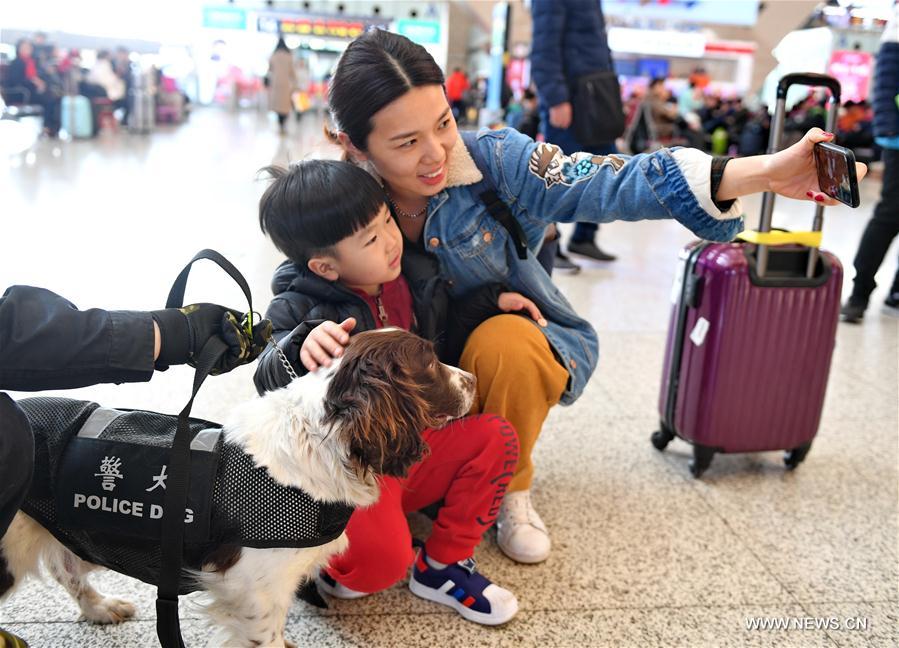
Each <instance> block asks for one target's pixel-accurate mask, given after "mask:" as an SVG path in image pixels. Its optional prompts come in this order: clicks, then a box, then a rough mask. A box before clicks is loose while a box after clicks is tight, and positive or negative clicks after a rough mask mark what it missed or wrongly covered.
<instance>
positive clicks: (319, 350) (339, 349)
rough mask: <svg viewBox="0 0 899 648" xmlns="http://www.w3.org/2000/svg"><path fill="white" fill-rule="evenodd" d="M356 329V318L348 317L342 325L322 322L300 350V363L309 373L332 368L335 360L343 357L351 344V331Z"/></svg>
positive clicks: (313, 330)
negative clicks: (322, 368) (321, 368)
mask: <svg viewBox="0 0 899 648" xmlns="http://www.w3.org/2000/svg"><path fill="white" fill-rule="evenodd" d="M354 328H356V318H354V317H347V318H346V319H345V320H343V321H342V322H341V323H340V324H338V323H337V322H322V323H321V324H319V325H318V326H316V327H315V328H314V329H312V332H311V333H310V334H309V335H308V336H307V337H306V340H305V341H304V342H303V346H302V347H301V348H300V362H302V363H303V366H304V367H306V369H308V370H309V371H315V370H316V369H318V368H319V367H330V366H331V362H332V361H333V360H334V359H335V358H339V357H340V356H341V355H343V349H344V347H346V345H347V344H349V342H350V331H352V330H353V329H354Z"/></svg>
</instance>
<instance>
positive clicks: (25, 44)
mask: <svg viewBox="0 0 899 648" xmlns="http://www.w3.org/2000/svg"><path fill="white" fill-rule="evenodd" d="M4 90H6V91H7V92H8V93H9V95H11V96H9V98H8V99H7V101H8V102H9V103H23V104H36V105H39V106H40V107H41V108H42V109H43V111H44V132H45V133H46V134H47V135H49V136H51V137H56V135H57V134H58V133H59V126H60V108H61V105H60V96H59V94H57V93H56V92H54V91H53V90H52V89H51V88H50V86H49V84H48V83H47V80H46V79H44V78H42V77H41V75H40V66H39V65H38V61H37V59H35V58H34V56H33V48H32V45H31V41H29V40H28V39H24V38H23V39H22V40H20V41H19V42H18V43H17V44H16V58H15V59H13V61H12V62H11V63H10V64H9V70H7V73H6V81H5V87H4Z"/></svg>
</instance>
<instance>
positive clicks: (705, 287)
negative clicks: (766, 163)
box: [652, 74, 843, 477]
mask: <svg viewBox="0 0 899 648" xmlns="http://www.w3.org/2000/svg"><path fill="white" fill-rule="evenodd" d="M795 84H802V85H813V86H826V87H828V88H829V89H830V93H831V99H830V106H829V110H828V115H827V126H828V129H829V130H831V131H832V129H833V125H834V122H835V120H836V111H837V108H838V107H839V101H840V86H839V83H838V82H837V81H836V80H835V79H833V78H831V77H827V76H824V75H816V74H791V75H787V76H786V77H784V78H783V79H781V81H780V83H779V84H778V89H777V97H778V100H777V105H776V109H775V114H774V119H773V121H772V126H771V139H770V143H769V148H768V152H769V153H772V152H774V151H776V150H777V149H778V146H779V145H780V141H781V139H782V133H783V122H784V114H785V100H786V92H787V89H788V88H789V87H790V86H791V85H795ZM773 209H774V194H770V193H768V194H765V196H764V200H763V202H762V220H761V227H760V233H759V232H757V233H752V234H753V235H754V236H753V235H750V236H747V238H750V239H754V240H756V241H757V242H755V243H749V242H739V243H709V242H697V243H694V244H691V245H690V246H687V248H685V249H684V250H683V251H682V252H681V256H680V259H681V264H680V266H679V268H678V271H677V274H676V277H675V285H674V288H673V289H672V301H673V302H674V308H673V309H672V315H671V320H670V323H669V329H668V341H667V347H666V352H665V364H664V370H663V375H662V387H661V393H660V396H659V414H660V419H661V428H660V430H658V431H657V432H655V433H653V435H652V443H653V445H654V446H655V447H656V448H657V449H659V450H664V449H665V447H666V446H667V445H668V443H669V442H670V441H671V440H672V439H674V437H675V436H678V437H680V438H682V439H684V440H685V441H689V442H690V443H692V444H693V460H692V461H691V462H690V472H691V473H692V474H693V476H694V477H699V476H700V475H702V473H703V472H704V471H705V470H706V468H708V466H709V464H710V463H711V461H712V458H713V457H714V455H715V453H718V452H723V453H731V452H759V451H765V450H786V451H787V452H786V455H785V458H784V461H785V463H786V465H787V466H788V467H789V468H795V467H796V466H797V465H798V464H799V463H800V462H801V461H802V460H803V459H804V458H805V456H806V454H807V453H808V451H809V448H810V447H811V444H812V440H813V439H814V437H815V434H816V433H817V430H818V425H819V423H820V420H821V410H822V407H823V404H824V395H825V391H826V388H827V378H828V375H829V372H830V362H831V358H832V355H833V349H834V345H835V342H836V330H837V323H838V318H839V309H840V293H841V289H842V283H843V271H842V266H841V265H840V262H839V260H838V259H837V258H836V257H835V256H833V255H832V254H830V253H828V252H819V251H818V249H817V247H815V245H814V244H812V245H808V246H807V245H802V244H798V243H796V242H790V241H791V240H798V241H806V242H809V240H810V239H812V240H813V239H815V238H816V236H815V235H814V234H812V233H809V232H805V233H802V232H797V233H796V234H795V235H791V234H789V233H787V232H771V231H770V230H771V215H772V213H773ZM823 211H824V207H823V206H822V205H816V208H815V220H814V227H813V231H814V232H820V230H821V224H822V221H823ZM772 241H777V243H773V242H772Z"/></svg>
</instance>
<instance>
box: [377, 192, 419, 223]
mask: <svg viewBox="0 0 899 648" xmlns="http://www.w3.org/2000/svg"><path fill="white" fill-rule="evenodd" d="M387 200H388V201H390V205H391V206H392V207H393V209H394V210H395V211H396V213H397V215H399V216H402V217H403V218H408V219H409V220H415V219H416V218H421V217H422V216H424V214H425V212H427V211H428V204H427V203H425V206H424V207H422V208H421V209H419V210H418V211H417V212H415V213H414V214H410V213H409V212H407V211H404V210H403V209H401V208H400V206H399V205H397V204H396V201H394V199H393V197H392V196H391V195H390V194H387Z"/></svg>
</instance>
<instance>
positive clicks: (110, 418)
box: [19, 397, 353, 594]
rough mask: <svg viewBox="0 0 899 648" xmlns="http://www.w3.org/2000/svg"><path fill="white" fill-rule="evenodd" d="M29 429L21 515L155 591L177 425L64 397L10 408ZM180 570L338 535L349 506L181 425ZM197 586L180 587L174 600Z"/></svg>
mask: <svg viewBox="0 0 899 648" xmlns="http://www.w3.org/2000/svg"><path fill="white" fill-rule="evenodd" d="M19 405H20V407H21V408H22V410H23V411H24V412H25V414H26V416H27V417H28V420H29V422H30V424H31V427H32V429H33V431H34V441H35V469H34V480H33V482H32V486H31V491H30V492H29V494H28V497H27V498H26V500H25V503H24V505H23V506H22V510H23V511H24V512H25V513H27V514H28V515H30V516H31V517H33V518H34V519H35V520H37V521H38V522H39V523H40V524H41V526H43V527H44V528H46V529H47V530H48V531H50V532H51V533H52V534H53V535H54V536H55V537H56V538H57V539H58V540H59V541H60V542H61V543H62V544H64V545H65V546H66V547H67V548H69V549H70V550H71V551H72V552H73V553H75V554H76V555H77V556H78V557H80V558H81V559H83V560H86V561H88V562H91V563H95V564H98V565H103V566H104V567H108V568H110V569H113V570H115V571H118V572H121V573H123V574H126V575H128V576H131V577H133V578H138V579H140V580H142V581H144V582H145V583H149V584H152V585H155V584H158V583H159V573H160V562H161V552H160V546H161V545H160V537H161V533H162V518H163V515H162V512H163V498H164V495H165V486H166V479H167V474H166V469H167V463H168V456H169V449H170V448H171V445H172V439H173V438H174V435H175V431H176V429H177V423H178V418H177V417H176V416H171V415H166V414H158V413H155V412H145V411H129V410H113V409H108V408H103V407H100V406H99V405H98V404H96V403H91V402H88V401H78V400H71V399H66V398H47V397H38V398H28V399H25V400H22V401H20V402H19ZM190 433H191V438H192V439H193V440H192V442H191V452H190V454H191V472H190V475H191V476H190V488H189V492H188V498H187V509H186V510H185V518H184V522H185V524H184V529H185V531H184V559H183V563H182V564H183V567H185V568H188V569H193V570H198V571H199V570H200V569H201V568H202V566H203V564H204V562H205V561H206V559H207V558H208V556H209V555H210V553H211V552H212V551H213V550H215V549H217V548H220V547H221V546H222V545H237V546H241V547H256V548H271V547H314V546H319V545H323V544H326V543H328V542H330V541H332V540H334V539H336V538H337V537H339V536H340V534H341V533H343V530H344V529H345V528H346V525H347V522H348V521H349V518H350V515H351V514H352V512H353V508H352V507H351V506H348V505H346V504H343V503H333V502H320V501H317V500H314V499H313V498H312V497H310V496H309V495H308V494H307V493H305V492H304V491H302V490H300V489H297V488H292V487H289V486H283V485H281V484H278V483H277V482H275V480H274V479H272V478H271V476H270V475H269V473H268V470H267V469H265V468H261V467H256V466H254V464H253V460H252V458H251V457H250V456H249V455H248V454H246V453H245V452H244V451H243V449H242V448H240V447H239V446H236V445H234V444H230V443H226V442H224V440H223V438H222V430H221V426H220V425H218V424H216V423H211V422H209V421H203V420H200V419H195V418H191V419H190ZM196 589H197V587H196V585H195V584H194V583H193V582H192V581H191V580H190V579H187V578H182V580H181V584H180V592H179V593H181V594H186V593H189V592H192V591H195V590H196Z"/></svg>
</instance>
